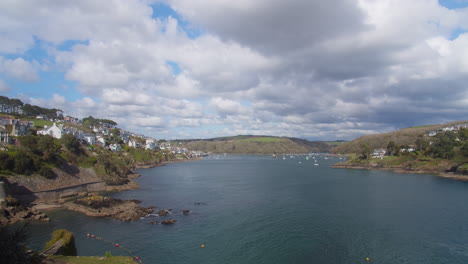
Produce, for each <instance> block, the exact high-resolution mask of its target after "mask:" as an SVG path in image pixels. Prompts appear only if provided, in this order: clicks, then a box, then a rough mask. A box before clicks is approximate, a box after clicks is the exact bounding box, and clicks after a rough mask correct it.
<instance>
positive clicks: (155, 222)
mask: <svg viewBox="0 0 468 264" xmlns="http://www.w3.org/2000/svg"><path fill="white" fill-rule="evenodd" d="M148 224H150V225H156V224H159V222H158V221H152V222H149V223H148Z"/></svg>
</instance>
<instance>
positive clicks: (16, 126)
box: [0, 115, 207, 158]
mask: <svg viewBox="0 0 468 264" xmlns="http://www.w3.org/2000/svg"><path fill="white" fill-rule="evenodd" d="M36 120H44V121H50V122H53V124H52V125H51V126H47V125H46V126H44V127H43V128H42V129H40V130H37V132H36V133H37V134H38V135H49V136H52V137H54V138H56V139H60V138H62V136H63V135H65V134H71V135H73V136H75V137H76V138H77V139H78V140H79V141H80V142H81V143H82V144H85V145H88V146H90V145H95V146H100V147H104V148H108V149H109V150H111V151H114V152H118V151H121V150H122V147H123V146H129V147H131V148H143V149H147V150H157V149H160V150H168V151H170V152H171V153H173V154H175V155H180V156H182V157H185V158H192V157H201V156H206V155H207V154H205V153H203V152H201V151H190V150H188V149H187V148H183V147H178V146H173V145H171V142H170V141H166V140H157V139H155V138H152V137H147V136H144V135H141V134H137V133H133V132H130V131H126V130H123V129H118V128H116V127H115V126H114V125H111V124H108V123H102V122H101V123H100V124H99V125H94V126H90V127H87V128H88V129H89V130H90V131H91V132H88V133H86V132H84V131H83V130H81V129H79V128H77V126H84V124H83V122H82V121H81V120H79V119H77V118H74V117H70V116H67V117H65V118H64V119H63V120H48V118H47V117H45V116H43V115H39V116H37V117H36ZM36 127H37V126H35V122H34V121H29V120H21V119H16V118H13V117H8V116H6V117H5V116H0V142H1V144H2V147H6V146H8V145H12V144H15V143H16V137H18V136H25V135H29V134H30V133H31V130H33V129H34V128H36ZM113 131H114V133H113ZM111 136H112V137H117V138H118V139H119V140H121V142H122V143H120V144H119V143H109V142H108V138H109V137H111Z"/></svg>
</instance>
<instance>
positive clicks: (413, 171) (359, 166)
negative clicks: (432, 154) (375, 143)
mask: <svg viewBox="0 0 468 264" xmlns="http://www.w3.org/2000/svg"><path fill="white" fill-rule="evenodd" d="M332 168H334V169H357V170H388V171H393V172H396V173H403V174H432V175H436V176H439V177H443V178H448V179H454V180H458V181H468V175H461V174H456V173H454V172H447V171H446V170H444V171H441V170H427V169H425V170H423V169H412V168H408V167H404V166H382V165H380V164H377V163H372V162H371V163H368V164H363V163H337V164H334V165H332Z"/></svg>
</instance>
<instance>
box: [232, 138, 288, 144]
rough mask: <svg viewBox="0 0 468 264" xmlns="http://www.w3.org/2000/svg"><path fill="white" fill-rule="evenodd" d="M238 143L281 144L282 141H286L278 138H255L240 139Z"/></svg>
mask: <svg viewBox="0 0 468 264" xmlns="http://www.w3.org/2000/svg"><path fill="white" fill-rule="evenodd" d="M238 141H242V142H258V143H272V142H281V141H284V139H282V138H276V137H255V138H246V139H240V140H238Z"/></svg>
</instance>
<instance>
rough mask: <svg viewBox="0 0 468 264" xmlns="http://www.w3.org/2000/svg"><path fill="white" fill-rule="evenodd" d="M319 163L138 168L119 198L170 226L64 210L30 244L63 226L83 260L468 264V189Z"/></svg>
mask: <svg viewBox="0 0 468 264" xmlns="http://www.w3.org/2000/svg"><path fill="white" fill-rule="evenodd" d="M316 160H317V162H315V161H314V159H312V158H311V159H309V160H306V159H305V156H296V157H294V158H290V157H289V156H288V157H287V158H286V159H284V160H283V159H282V157H280V158H278V159H273V158H272V157H271V156H242V155H238V156H234V155H232V156H231V155H227V156H224V155H221V156H212V157H209V158H205V159H203V160H200V161H193V162H181V163H172V164H168V165H166V166H162V167H156V168H151V169H141V170H139V171H138V173H140V174H141V177H140V178H138V179H137V182H138V183H139V185H140V189H138V190H134V191H125V192H120V193H115V194H113V196H114V197H116V198H121V199H138V200H142V201H143V202H142V205H143V206H157V207H158V208H159V209H173V213H172V214H171V215H170V216H169V217H170V218H174V219H176V220H177V222H176V223H175V224H174V225H160V224H159V225H152V224H149V222H151V221H161V219H163V218H159V217H149V218H145V219H141V220H139V221H134V222H121V221H117V220H112V219H104V218H94V217H87V216H84V215H82V214H79V213H75V212H68V211H63V210H60V211H54V212H49V213H48V214H49V216H51V218H52V221H51V222H49V223H33V224H31V225H30V230H31V232H32V237H31V239H30V243H29V245H30V247H32V248H36V249H40V248H42V246H43V244H44V242H45V241H47V240H48V239H49V236H50V233H51V232H52V231H53V230H55V229H58V228H65V229H68V230H70V231H72V232H73V233H74V234H75V237H76V244H77V247H78V253H79V255H98V256H104V254H105V252H106V251H111V252H112V254H113V255H114V256H115V255H129V254H132V255H135V256H138V257H140V258H141V259H142V260H143V262H144V263H161V264H164V263H168V264H169V263H171V264H172V263H203V264H211V263H212V264H215V263H216V264H220V263H236V264H238V263H239V264H240V263H255V264H260V263H265V264H267V263H268V264H274V263H320V264H326V263H336V264H346V263H350V264H351V263H352V264H356V263H378V264H394V263H398V264H403V263H425V264H426V263H434V264H443V263H450V264H455V263H468V183H466V182H460V181H455V180H450V179H445V178H440V177H436V176H432V175H413V174H396V173H392V172H389V171H368V170H351V169H332V168H331V167H330V166H331V165H332V164H333V163H336V162H339V161H342V160H338V159H337V158H328V159H325V158H324V157H322V156H319V157H316ZM315 163H318V164H319V165H318V166H317V165H314V164H315ZM183 209H187V210H190V211H191V213H190V214H189V215H183V214H182V213H181V211H182V210H183ZM86 234H94V235H96V236H99V237H102V238H105V239H106V240H108V241H112V242H115V243H119V244H120V245H122V246H124V247H125V248H127V249H129V250H130V251H131V253H129V252H128V251H126V250H123V249H122V248H118V247H115V246H113V245H112V243H109V242H106V241H102V240H96V239H90V238H88V237H87V236H86ZM202 245H203V246H202ZM366 258H369V260H366Z"/></svg>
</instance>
